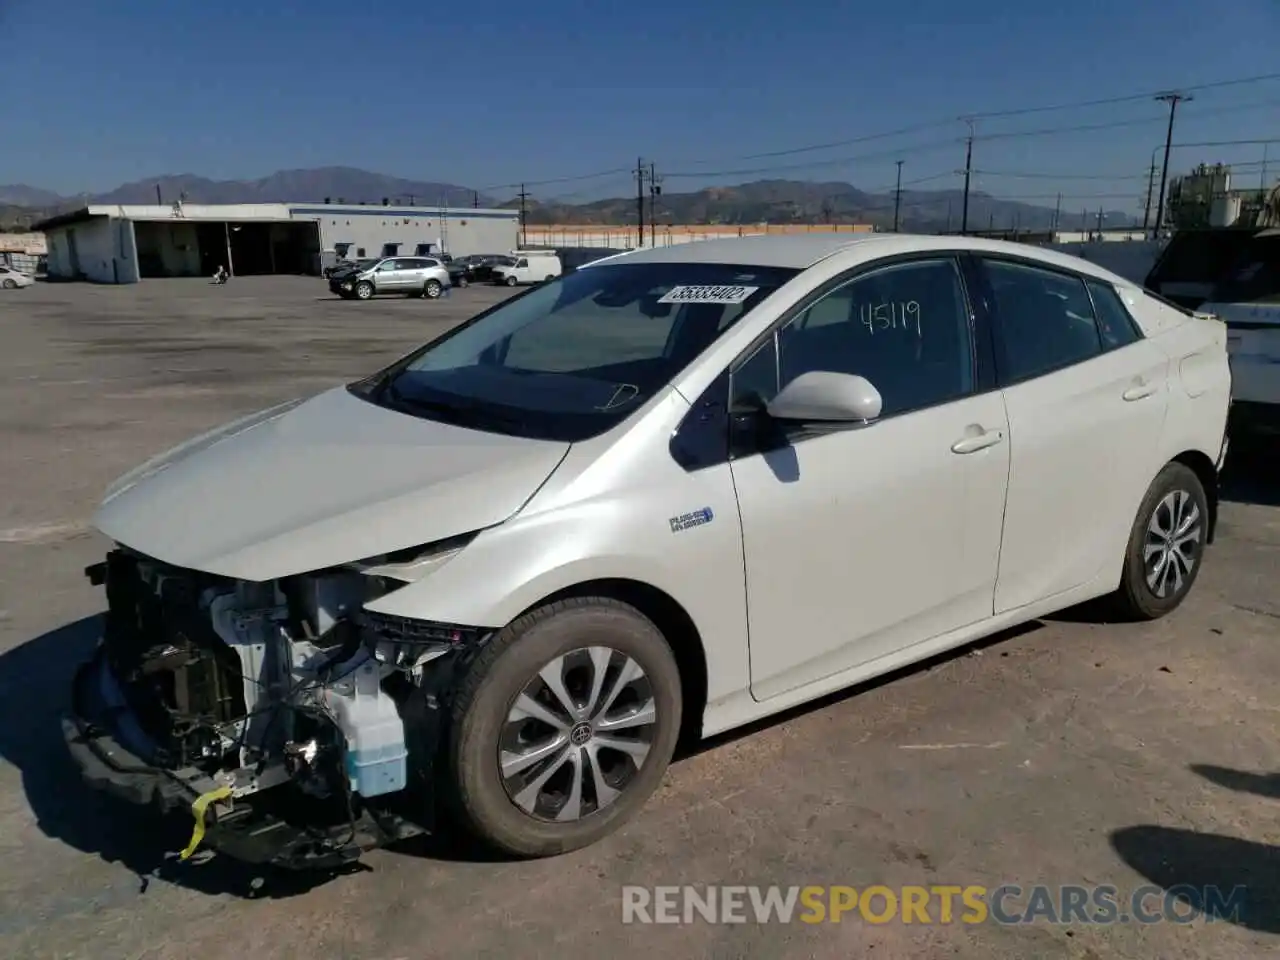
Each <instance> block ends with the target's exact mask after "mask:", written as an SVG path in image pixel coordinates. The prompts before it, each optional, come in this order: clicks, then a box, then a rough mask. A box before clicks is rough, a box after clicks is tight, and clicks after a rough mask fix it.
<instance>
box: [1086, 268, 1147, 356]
mask: <svg viewBox="0 0 1280 960" xmlns="http://www.w3.org/2000/svg"><path fill="white" fill-rule="evenodd" d="M1085 286H1087V287H1088V288H1089V296H1090V297H1092V298H1093V315H1094V317H1095V318H1096V320H1097V322H1098V336H1099V337H1101V338H1102V348H1103V349H1104V350H1115V349H1117V348H1119V347H1127V346H1128V345H1129V344H1131V343H1133V342H1134V341H1136V340H1141V339H1142V329H1141V328H1140V327H1139V326H1138V322H1137V321H1136V320H1134V319H1133V315H1132V314H1131V313H1129V309H1128V308H1127V307H1126V306H1125V305H1124V301H1123V300H1121V299H1120V294H1118V293H1116V288H1115V287H1113V286H1112V285H1111V284H1109V283H1106V282H1105V281H1102V280H1086V281H1085Z"/></svg>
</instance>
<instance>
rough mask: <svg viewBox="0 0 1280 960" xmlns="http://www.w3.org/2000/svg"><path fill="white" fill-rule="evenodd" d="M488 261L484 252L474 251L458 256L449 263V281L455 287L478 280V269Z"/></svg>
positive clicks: (464, 285) (467, 284)
mask: <svg viewBox="0 0 1280 960" xmlns="http://www.w3.org/2000/svg"><path fill="white" fill-rule="evenodd" d="M485 263H486V257H485V256H484V254H480V253H473V254H468V255H467V256H463V257H458V258H456V259H455V260H453V261H452V262H450V263H449V265H448V266H449V281H450V282H451V283H452V284H453V285H454V286H455V287H466V286H469V285H471V284H473V283H475V282H476V270H477V269H478V268H479V267H481V266H483V265H484V264H485Z"/></svg>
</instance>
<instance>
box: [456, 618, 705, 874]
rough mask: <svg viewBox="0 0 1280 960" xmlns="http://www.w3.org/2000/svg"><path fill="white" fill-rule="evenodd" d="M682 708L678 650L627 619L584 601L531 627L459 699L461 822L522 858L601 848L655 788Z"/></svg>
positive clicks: (524, 622) (505, 634) (501, 638)
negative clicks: (601, 841)
mask: <svg viewBox="0 0 1280 960" xmlns="http://www.w3.org/2000/svg"><path fill="white" fill-rule="evenodd" d="M681 697H682V694H681V686H680V672H679V670H678V668H677V666H676V662H675V658H674V656H673V655H672V652H671V648H670V647H669V646H668V644H667V642H666V640H665V639H664V637H663V636H662V634H661V632H659V630H658V628H657V627H655V626H654V625H653V623H652V622H651V621H650V620H649V619H648V618H646V617H645V616H643V615H642V614H641V613H640V612H639V611H637V610H636V609H634V608H633V607H630V606H628V605H627V604H624V603H620V602H618V601H616V600H611V599H608V598H603V597H586V598H578V599H571V600H563V601H559V602H557V603H553V604H549V605H547V606H545V607H540V608H538V609H536V610H534V611H533V612H531V613H528V614H525V615H524V616H522V617H520V618H519V619H518V620H516V621H514V622H513V623H511V624H509V625H508V626H507V627H506V628H504V629H503V630H502V631H501V632H500V633H499V634H498V635H497V636H496V637H494V638H493V639H492V640H491V641H490V642H489V643H488V644H487V645H486V647H485V648H484V649H483V650H482V651H481V653H480V654H479V655H478V656H477V657H476V660H475V661H474V662H473V663H472V664H471V666H470V667H469V669H468V671H467V674H466V676H465V678H464V679H463V681H462V683H461V684H460V686H459V689H458V692H457V695H456V697H455V699H454V703H453V711H452V717H453V723H452V724H451V735H450V742H449V752H448V769H449V771H450V773H451V780H452V782H453V786H454V787H455V791H454V799H455V801H456V806H457V807H458V811H457V812H458V813H459V814H460V816H461V819H462V820H463V822H464V823H465V825H466V826H467V827H469V828H470V830H471V831H472V832H473V833H474V834H475V835H476V836H477V837H478V838H479V839H481V840H482V841H484V842H485V843H487V844H489V845H490V846H492V847H495V848H497V849H498V850H500V851H502V852H504V853H506V854H509V855H514V856H517V857H544V856H552V855H555V854H560V853H566V852H568V851H570V850H576V849H578V848H580V847H585V846H588V845H589V844H592V843H594V842H596V841H597V840H599V839H601V838H602V837H604V836H606V835H607V834H609V833H611V832H612V831H614V830H615V829H617V828H618V827H620V826H621V825H622V824H623V823H625V822H626V821H627V820H629V819H630V818H631V817H632V816H633V815H634V814H635V813H636V812H637V811H638V810H639V809H640V807H642V806H643V805H644V803H645V801H646V800H647V799H648V798H649V796H650V795H651V794H652V793H653V791H654V790H655V789H656V788H657V786H658V784H659V783H660V782H661V780H662V776H663V773H664V772H665V771H666V768H667V765H668V764H669V763H670V762H671V756H672V754H673V752H674V751H675V746H676V740H677V738H678V736H679V732H680V719H681V709H682V699H681Z"/></svg>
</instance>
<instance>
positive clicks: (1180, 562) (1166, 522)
mask: <svg viewBox="0 0 1280 960" xmlns="http://www.w3.org/2000/svg"><path fill="white" fill-rule="evenodd" d="M1208 531H1209V499H1208V497H1207V496H1206V495H1205V492H1204V486H1203V484H1201V483H1200V478H1199V477H1197V476H1196V474H1195V471H1194V470H1192V469H1191V468H1190V467H1188V466H1186V465H1185V464H1181V463H1170V464H1168V465H1167V466H1166V467H1165V468H1164V469H1163V470H1161V471H1160V473H1159V475H1157V476H1156V478H1155V480H1153V481H1152V483H1151V487H1150V488H1149V489H1148V490H1147V495H1146V496H1145V497H1143V499H1142V505H1141V506H1140V507H1139V508H1138V516H1137V518H1136V519H1135V520H1134V522H1133V529H1132V531H1130V534H1129V544H1128V548H1127V549H1126V551H1125V558H1124V574H1123V576H1122V577H1121V580H1120V589H1119V590H1118V591H1117V592H1116V595H1115V600H1116V604H1117V606H1118V607H1119V610H1120V612H1121V613H1122V614H1124V615H1125V616H1127V617H1128V618H1131V619H1135V620H1156V619H1159V618H1160V617H1163V616H1164V615H1165V614H1167V613H1170V612H1172V611H1173V610H1174V609H1176V608H1177V607H1178V606H1179V605H1180V604H1181V603H1182V601H1183V600H1184V599H1186V596H1187V594H1188V593H1189V592H1190V591H1191V587H1192V585H1193V584H1194V583H1195V581H1196V577H1198V576H1199V575H1200V567H1201V561H1202V560H1203V557H1204V547H1205V543H1206V542H1207V540H1208Z"/></svg>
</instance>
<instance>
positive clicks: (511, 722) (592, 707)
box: [497, 646, 658, 823]
mask: <svg viewBox="0 0 1280 960" xmlns="http://www.w3.org/2000/svg"><path fill="white" fill-rule="evenodd" d="M657 728H658V712H657V703H656V700H655V697H654V691H653V689H652V686H651V684H650V681H649V677H648V676H647V675H646V673H645V671H644V669H643V668H642V667H641V666H640V665H639V664H638V663H637V662H636V661H635V660H634V659H633V658H631V657H629V656H627V655H626V654H623V653H620V652H619V651H617V650H613V649H612V648H610V647H600V646H597V647H586V648H582V649H578V650H572V651H569V652H568V653H565V654H562V655H561V656H558V657H556V658H555V659H554V660H552V661H551V662H550V663H548V664H547V665H546V666H544V667H543V668H542V669H541V670H539V671H538V673H537V675H536V676H534V677H533V678H532V679H530V681H529V682H528V683H527V684H525V686H524V688H523V689H522V690H521V692H520V694H519V695H518V696H517V697H516V699H515V701H514V703H512V705H511V707H510V709H509V710H508V712H507V717H506V721H505V722H504V723H503V726H502V728H501V732H500V734H499V744H498V757H497V762H498V772H499V776H500V778H501V780H502V784H503V788H504V789H505V790H506V792H507V797H508V798H509V799H510V800H511V802H512V803H514V804H515V805H516V806H517V807H518V808H519V809H521V810H522V811H524V812H525V813H526V814H528V815H529V816H531V817H534V818H536V819H538V820H546V821H551V822H559V823H564V822H572V821H577V820H581V819H582V818H584V817H587V816H590V815H591V814H593V813H597V812H599V811H601V810H603V809H605V808H606V807H608V806H609V805H610V804H612V803H613V802H614V801H615V800H617V799H618V797H619V796H621V795H622V792H623V791H624V790H626V789H627V787H628V785H629V784H630V783H631V782H632V781H633V780H634V779H635V777H636V775H637V774H638V773H639V771H640V768H641V767H642V766H643V765H644V761H645V757H646V756H647V755H648V753H649V749H650V746H651V745H652V743H653V737H654V734H655V733H656V731H657Z"/></svg>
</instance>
